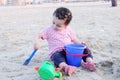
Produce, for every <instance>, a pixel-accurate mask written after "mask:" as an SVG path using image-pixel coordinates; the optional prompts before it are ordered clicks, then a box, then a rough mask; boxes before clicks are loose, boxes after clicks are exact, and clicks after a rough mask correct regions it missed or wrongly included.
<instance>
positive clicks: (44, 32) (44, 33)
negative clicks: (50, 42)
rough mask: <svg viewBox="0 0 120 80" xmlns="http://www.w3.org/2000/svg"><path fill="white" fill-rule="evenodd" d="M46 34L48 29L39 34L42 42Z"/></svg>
mask: <svg viewBox="0 0 120 80" xmlns="http://www.w3.org/2000/svg"><path fill="white" fill-rule="evenodd" d="M47 32H48V29H44V30H42V31H41V32H40V35H41V39H42V40H44V39H47Z"/></svg>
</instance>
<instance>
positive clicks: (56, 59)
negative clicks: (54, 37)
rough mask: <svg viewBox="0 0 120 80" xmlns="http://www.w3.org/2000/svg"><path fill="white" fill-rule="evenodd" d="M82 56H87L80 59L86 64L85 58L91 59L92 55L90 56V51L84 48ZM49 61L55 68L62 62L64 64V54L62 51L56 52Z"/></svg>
mask: <svg viewBox="0 0 120 80" xmlns="http://www.w3.org/2000/svg"><path fill="white" fill-rule="evenodd" d="M83 54H88V55H87V56H85V57H82V59H83V61H84V62H86V58H88V57H90V58H93V56H92V54H91V51H90V50H89V49H88V48H86V49H85V50H84V52H83ZM51 60H52V61H53V62H54V65H55V66H56V67H58V66H59V64H60V63H62V62H65V63H67V62H66V52H65V51H64V50H62V51H57V52H55V53H54V54H53V55H52V56H51Z"/></svg>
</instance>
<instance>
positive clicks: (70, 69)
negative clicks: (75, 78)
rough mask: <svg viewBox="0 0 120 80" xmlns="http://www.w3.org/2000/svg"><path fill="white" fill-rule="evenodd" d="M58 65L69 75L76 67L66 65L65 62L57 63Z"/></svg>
mask: <svg viewBox="0 0 120 80" xmlns="http://www.w3.org/2000/svg"><path fill="white" fill-rule="evenodd" d="M59 67H60V68H61V69H63V70H64V71H65V73H67V74H68V75H69V76H71V74H72V73H73V72H74V71H75V70H76V67H74V66H70V65H67V64H66V63H65V62H62V63H60V64H59Z"/></svg>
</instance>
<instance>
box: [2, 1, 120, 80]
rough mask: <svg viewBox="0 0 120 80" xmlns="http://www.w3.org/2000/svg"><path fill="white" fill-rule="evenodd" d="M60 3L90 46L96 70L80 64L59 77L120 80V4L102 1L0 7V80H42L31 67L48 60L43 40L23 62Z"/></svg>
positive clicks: (85, 79)
mask: <svg viewBox="0 0 120 80" xmlns="http://www.w3.org/2000/svg"><path fill="white" fill-rule="evenodd" d="M59 6H65V7H68V8H70V10H71V11H72V13H73V20H72V22H71V24H70V26H71V27H72V28H73V29H74V31H75V32H76V35H77V38H78V40H79V41H80V42H82V41H85V42H86V43H87V45H88V46H89V47H90V49H91V51H92V52H93V55H94V61H95V63H96V66H97V71H96V72H90V71H88V70H86V69H84V68H82V67H79V68H78V69H77V71H76V72H75V73H74V74H73V75H72V76H71V77H68V76H63V78H61V79H60V80H120V64H119V62H120V5H119V6H118V7H113V8H112V7H111V4H110V3H101V2H100V3H98V2H97V3H77V4H65V3H62V4H58V3H56V4H54V5H53V4H41V5H34V6H9V7H0V44H1V45H0V79H1V80H41V79H40V77H39V76H38V74H37V72H36V71H35V70H34V67H35V66H39V65H41V63H42V62H44V61H46V60H49V59H48V57H47V56H48V48H47V42H46V41H42V42H41V48H40V49H39V51H38V52H37V54H36V55H35V56H34V58H33V59H32V61H31V62H30V64H29V65H28V66H23V65H22V64H23V62H24V61H25V59H26V58H27V57H28V56H29V55H30V53H31V52H32V51H33V44H34V38H35V36H36V34H37V33H39V32H40V30H42V29H43V28H45V27H48V26H50V25H51V22H52V13H53V11H54V10H55V9H56V8H57V7H59ZM56 80H59V79H56Z"/></svg>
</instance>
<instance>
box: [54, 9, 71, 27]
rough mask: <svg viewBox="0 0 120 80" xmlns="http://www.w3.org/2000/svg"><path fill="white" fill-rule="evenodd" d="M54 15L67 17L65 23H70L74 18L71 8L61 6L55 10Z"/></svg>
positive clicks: (61, 17) (59, 17)
mask: <svg viewBox="0 0 120 80" xmlns="http://www.w3.org/2000/svg"><path fill="white" fill-rule="evenodd" d="M53 16H55V17H57V18H58V19H61V20H63V19H66V21H65V25H68V24H69V23H70V21H71V19H72V13H71V11H70V10H69V9H67V8H64V7H60V8H57V9H56V10H55V12H54V13H53Z"/></svg>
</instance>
